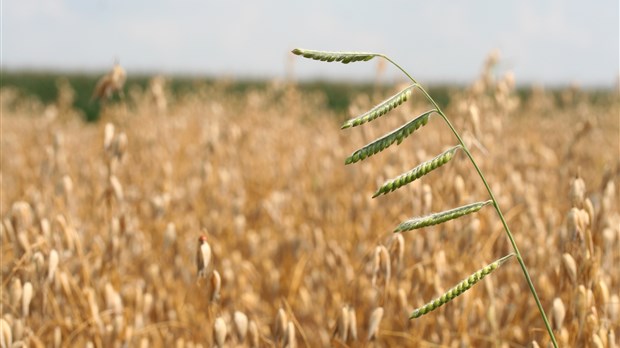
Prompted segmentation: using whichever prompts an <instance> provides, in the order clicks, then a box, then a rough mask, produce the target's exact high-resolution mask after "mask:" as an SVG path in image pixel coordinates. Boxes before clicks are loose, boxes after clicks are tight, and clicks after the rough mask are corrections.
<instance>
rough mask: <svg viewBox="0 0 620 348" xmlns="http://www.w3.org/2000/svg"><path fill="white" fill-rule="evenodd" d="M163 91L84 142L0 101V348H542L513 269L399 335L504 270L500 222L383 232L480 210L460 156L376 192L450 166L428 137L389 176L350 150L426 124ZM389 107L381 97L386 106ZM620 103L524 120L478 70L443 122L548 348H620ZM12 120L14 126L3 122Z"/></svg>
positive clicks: (401, 154) (52, 110)
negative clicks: (417, 313)
mask: <svg viewBox="0 0 620 348" xmlns="http://www.w3.org/2000/svg"><path fill="white" fill-rule="evenodd" d="M163 81H164V80H161V79H159V80H156V81H154V82H153V84H152V85H151V88H150V89H146V90H144V91H140V90H131V91H129V93H127V94H126V96H125V98H124V99H123V101H121V102H120V103H109V104H107V105H104V107H103V111H102V115H101V119H100V120H99V121H98V122H96V123H85V122H84V121H82V120H81V119H80V117H79V116H78V115H77V113H76V111H75V110H73V109H72V108H71V98H72V91H71V90H70V86H65V87H63V89H62V90H61V91H60V93H59V98H58V101H57V102H55V103H53V104H50V105H43V104H42V103H40V102H37V101H36V100H22V101H19V102H16V101H15V99H14V98H15V94H14V93H13V92H12V91H11V90H8V89H7V90H3V91H2V133H1V135H2V137H1V145H2V151H1V159H2V169H1V172H0V174H1V176H0V179H1V190H2V197H1V219H2V221H1V231H0V238H1V241H2V246H1V249H2V265H1V267H2V270H1V274H2V295H1V298H2V307H1V308H2V317H1V318H0V329H1V330H0V331H1V332H0V344H1V346H2V347H212V346H224V347H327V346H333V347H388V346H389V347H396V346H408V347H470V346H472V347H547V346H548V344H549V337H548V335H547V333H546V331H545V329H544V325H543V322H542V320H541V318H540V316H539V314H538V311H537V309H536V305H535V303H534V300H533V298H532V297H531V295H530V293H529V290H528V288H527V285H526V282H525V280H524V278H523V274H522V273H521V269H520V268H519V266H518V264H517V262H515V261H514V260H512V261H509V262H507V263H505V264H504V265H502V267H501V268H499V269H498V270H497V271H495V272H494V273H493V274H491V275H489V276H488V277H486V278H485V279H484V280H482V281H480V282H479V283H478V284H477V285H476V286H474V287H473V288H472V289H471V290H470V291H467V292H466V293H465V294H463V295H461V296H459V297H458V298H456V299H454V300H453V301H451V302H449V303H448V304H446V305H445V306H443V307H441V308H439V309H438V310H436V311H433V312H431V313H429V314H427V315H425V316H422V317H420V318H418V319H415V320H408V317H409V314H410V313H411V311H412V310H413V309H414V308H417V307H419V306H421V305H423V304H424V303H426V302H427V301H429V300H431V299H433V298H435V297H436V296H438V295H440V294H442V293H444V292H445V291H446V290H448V289H449V288H451V287H452V286H453V285H455V284H456V283H458V282H459V281H460V280H462V279H463V278H465V277H467V276H468V275H469V274H472V273H473V272H475V271H476V270H478V269H480V268H481V267H482V266H484V265H486V264H488V263H490V262H492V261H493V260H496V259H497V258H499V257H501V256H503V255H506V254H508V253H510V252H511V247H510V244H509V242H508V240H507V238H506V236H505V234H504V231H503V229H502V226H501V224H500V222H499V220H498V218H497V215H496V214H495V213H494V211H493V209H492V208H483V209H482V210H480V211H479V212H478V213H476V214H472V215H469V216H467V217H464V218H462V219H459V220H454V221H450V222H448V223H446V224H442V225H438V226H434V227H427V228H424V229H421V230H417V231H411V232H405V233H402V234H393V233H392V230H393V229H394V227H395V226H396V225H398V223H400V222H401V221H403V220H405V219H407V218H410V217H412V216H418V215H423V214H427V213H430V212H436V211H442V210H445V209H446V208H448V207H456V206H459V205H463V204H468V203H471V202H475V201H480V200H486V199H488V197H487V194H486V191H485V189H484V187H483V185H482V183H481V182H480V180H479V178H478V176H477V174H476V173H475V171H474V169H473V167H472V166H471V164H470V163H469V162H468V160H467V158H466V157H465V156H464V154H463V153H457V155H456V157H455V158H454V159H453V160H452V161H451V162H450V163H448V164H446V165H445V166H443V167H442V168H440V169H438V170H436V171H434V172H432V173H431V174H429V175H427V176H425V177H423V178H421V179H419V180H417V181H416V182H414V183H413V184H411V185H409V186H408V187H406V188H404V189H401V190H398V191H396V192H393V193H390V194H388V195H384V196H380V197H377V198H374V199H373V198H371V197H372V194H373V192H374V190H375V189H376V188H377V185H379V184H381V183H383V182H384V181H385V180H386V179H387V178H391V177H394V176H395V175H397V174H399V173H402V172H403V171H405V170H408V169H409V168H412V167H413V166H415V165H417V164H418V163H420V162H422V161H425V160H428V159H430V158H432V157H433V156H435V155H436V154H438V153H440V152H441V151H443V150H445V149H447V148H449V147H451V146H453V145H455V144H456V140H455V139H454V138H453V137H452V134H451V133H450V132H449V130H448V129H447V128H446V126H445V124H444V123H443V122H441V119H440V118H431V119H430V121H429V123H428V124H427V125H426V126H425V127H423V128H421V129H420V130H418V131H417V132H416V133H415V134H413V135H412V136H410V137H409V138H407V139H406V140H405V141H403V143H402V144H400V146H397V147H393V148H389V149H387V150H385V151H383V152H382V153H381V154H378V155H376V156H373V157H372V158H370V159H368V160H366V161H364V162H361V163H355V164H352V165H348V166H345V165H344V159H345V158H346V157H347V156H348V155H349V154H350V153H351V152H352V151H353V150H355V149H357V148H358V147H360V146H362V145H364V144H366V143H367V142H369V141H370V140H372V139H375V138H377V137H378V136H380V135H382V134H384V133H385V132H387V131H388V130H391V129H393V128H395V127H397V126H399V125H400V124H402V123H404V122H405V121H407V120H410V119H412V118H413V117H414V116H415V115H417V114H419V113H420V112H423V111H425V110H428V105H427V104H426V103H425V101H424V99H423V98H422V97H421V96H415V95H414V96H413V98H412V100H410V101H408V102H407V103H406V104H404V105H403V106H401V107H399V108H398V109H396V110H394V111H393V112H392V113H390V114H389V115H388V116H385V117H383V118H382V119H381V120H379V121H376V122H375V123H376V124H373V125H372V126H369V127H360V128H359V129H358V128H355V129H347V130H342V131H341V130H340V124H341V121H342V120H344V119H345V118H348V117H350V116H355V115H357V114H359V113H361V112H363V111H365V110H367V109H368V108H369V107H370V106H372V105H374V104H375V103H376V102H378V101H380V100H382V99H383V98H385V97H386V95H381V94H377V95H360V96H358V98H357V99H355V101H354V103H352V106H351V107H350V110H349V113H348V114H346V115H338V114H335V113H334V112H333V111H330V110H329V109H328V108H327V107H326V106H325V99H324V96H322V95H320V94H310V93H301V92H300V91H299V89H297V88H296V87H295V85H294V84H293V83H276V82H274V83H273V84H272V85H271V86H270V87H269V88H267V89H266V90H255V91H250V92H248V93H246V94H245V95H244V96H243V97H232V96H230V95H227V94H226V93H223V92H222V90H223V89H222V88H219V87H218V86H217V85H215V86H211V87H197V88H196V89H195V90H194V92H193V93H191V94H187V95H183V96H179V97H175V98H173V97H172V96H171V94H170V93H167V90H166V87H165V84H164V82H163ZM398 87H399V86H394V91H397V90H399V88H398ZM617 95H618V93H617V92H614V93H613V94H611V95H610V96H609V97H606V99H605V98H603V99H599V100H598V101H597V102H596V103H594V102H591V101H590V100H589V99H588V98H587V96H586V94H585V93H584V92H582V91H581V90H579V88H571V89H567V90H566V91H564V92H563V93H562V94H561V96H560V97H561V99H562V100H561V101H562V106H558V103H556V100H554V99H553V98H552V97H551V95H550V94H549V93H547V92H545V91H544V90H542V89H536V90H534V92H533V94H532V96H531V97H530V98H528V99H527V101H523V100H520V99H519V98H518V97H517V96H516V94H515V92H514V78H513V77H512V76H511V75H506V76H504V77H501V78H493V77H492V76H491V75H490V74H489V73H488V71H485V72H484V73H483V74H482V75H481V76H480V78H479V79H478V80H477V81H476V82H475V83H473V84H472V85H471V86H470V87H469V88H467V89H464V90H462V91H459V92H455V93H454V94H453V95H452V96H451V102H450V104H449V106H448V107H447V108H445V110H444V111H445V112H446V114H447V115H448V116H449V117H450V118H451V120H452V122H453V123H454V124H455V126H456V127H457V128H458V129H459V130H460V132H461V133H462V134H464V137H465V139H464V140H465V142H466V143H467V144H468V146H469V147H470V148H471V149H472V153H473V155H474V157H475V158H476V160H477V162H478V164H479V165H480V166H481V169H482V171H483V172H484V173H485V175H486V177H487V179H488V181H489V183H490V185H491V187H492V189H493V190H494V192H495V194H496V195H497V196H498V197H497V198H498V200H499V202H500V205H501V207H502V209H503V211H504V212H505V214H506V218H507V220H508V224H509V226H510V228H511V230H512V231H513V233H514V234H515V237H516V239H517V243H518V245H519V247H520V250H521V252H522V254H523V257H524V260H525V263H526V264H527V265H528V267H529V269H530V272H531V274H532V278H533V281H534V284H535V285H536V287H537V290H538V293H539V295H540V297H541V301H542V303H543V306H544V308H545V310H546V311H547V314H548V315H549V319H550V321H551V324H552V327H553V329H554V331H555V334H556V336H557V338H558V342H559V344H560V346H562V347H618V346H619V343H618V342H619V339H620V298H619V295H620V271H619V268H618V265H620V229H619V226H620V213H619V204H620V202H619V198H618V197H619V196H618V185H619V181H618V180H619V178H620V162H619V150H620V149H619V122H620V121H619V117H618V115H619V108H620V102H619V101H618V98H617ZM9 104H10V105H11V106H10V107H9Z"/></svg>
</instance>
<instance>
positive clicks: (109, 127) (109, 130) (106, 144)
mask: <svg viewBox="0 0 620 348" xmlns="http://www.w3.org/2000/svg"><path fill="white" fill-rule="evenodd" d="M113 139H114V125H113V124H112V123H106V125H105V127H104V129H103V149H104V151H106V152H108V151H110V147H111V146H112V140H113Z"/></svg>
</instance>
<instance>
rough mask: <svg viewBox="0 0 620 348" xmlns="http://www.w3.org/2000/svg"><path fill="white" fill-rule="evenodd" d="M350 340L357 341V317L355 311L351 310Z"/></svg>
mask: <svg viewBox="0 0 620 348" xmlns="http://www.w3.org/2000/svg"><path fill="white" fill-rule="evenodd" d="M348 336H349V340H350V341H353V342H355V341H357V317H356V315H355V309H353V308H349V335H348Z"/></svg>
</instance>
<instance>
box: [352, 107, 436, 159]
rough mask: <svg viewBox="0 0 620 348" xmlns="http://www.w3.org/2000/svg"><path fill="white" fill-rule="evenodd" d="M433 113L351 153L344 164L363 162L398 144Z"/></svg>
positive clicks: (430, 112)
mask: <svg viewBox="0 0 620 348" xmlns="http://www.w3.org/2000/svg"><path fill="white" fill-rule="evenodd" d="M433 112H435V110H434V109H433V110H430V111H427V112H425V113H423V114H422V115H420V116H418V117H416V118H414V119H413V120H411V121H409V122H408V123H406V124H404V125H403V126H401V127H399V128H398V129H396V130H394V131H392V132H390V133H388V134H386V135H384V136H382V137H381V138H379V139H377V140H375V141H373V142H371V143H370V144H368V145H366V146H364V147H362V148H361V149H359V150H357V151H355V152H353V154H351V156H349V157H347V159H346V160H345V162H344V163H345V164H351V163H355V162H358V161H361V160H364V159H366V158H368V157H370V156H372V155H374V154H376V153H378V152H381V151H383V150H385V149H386V148H388V147H389V146H390V145H392V144H394V143H397V144H400V143H401V142H402V141H403V139H405V138H406V137H408V136H409V135H410V134H411V133H413V132H414V131H415V130H416V129H418V128H420V127H422V126H424V125H425V124H427V123H428V119H429V117H430V115H431V114H432V113H433Z"/></svg>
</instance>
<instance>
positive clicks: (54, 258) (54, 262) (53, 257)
mask: <svg viewBox="0 0 620 348" xmlns="http://www.w3.org/2000/svg"><path fill="white" fill-rule="evenodd" d="M58 262H59V261H58V252H57V251H56V249H52V251H50V256H49V265H48V271H47V281H48V282H51V281H52V280H54V275H55V274H56V269H57V268H58Z"/></svg>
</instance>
